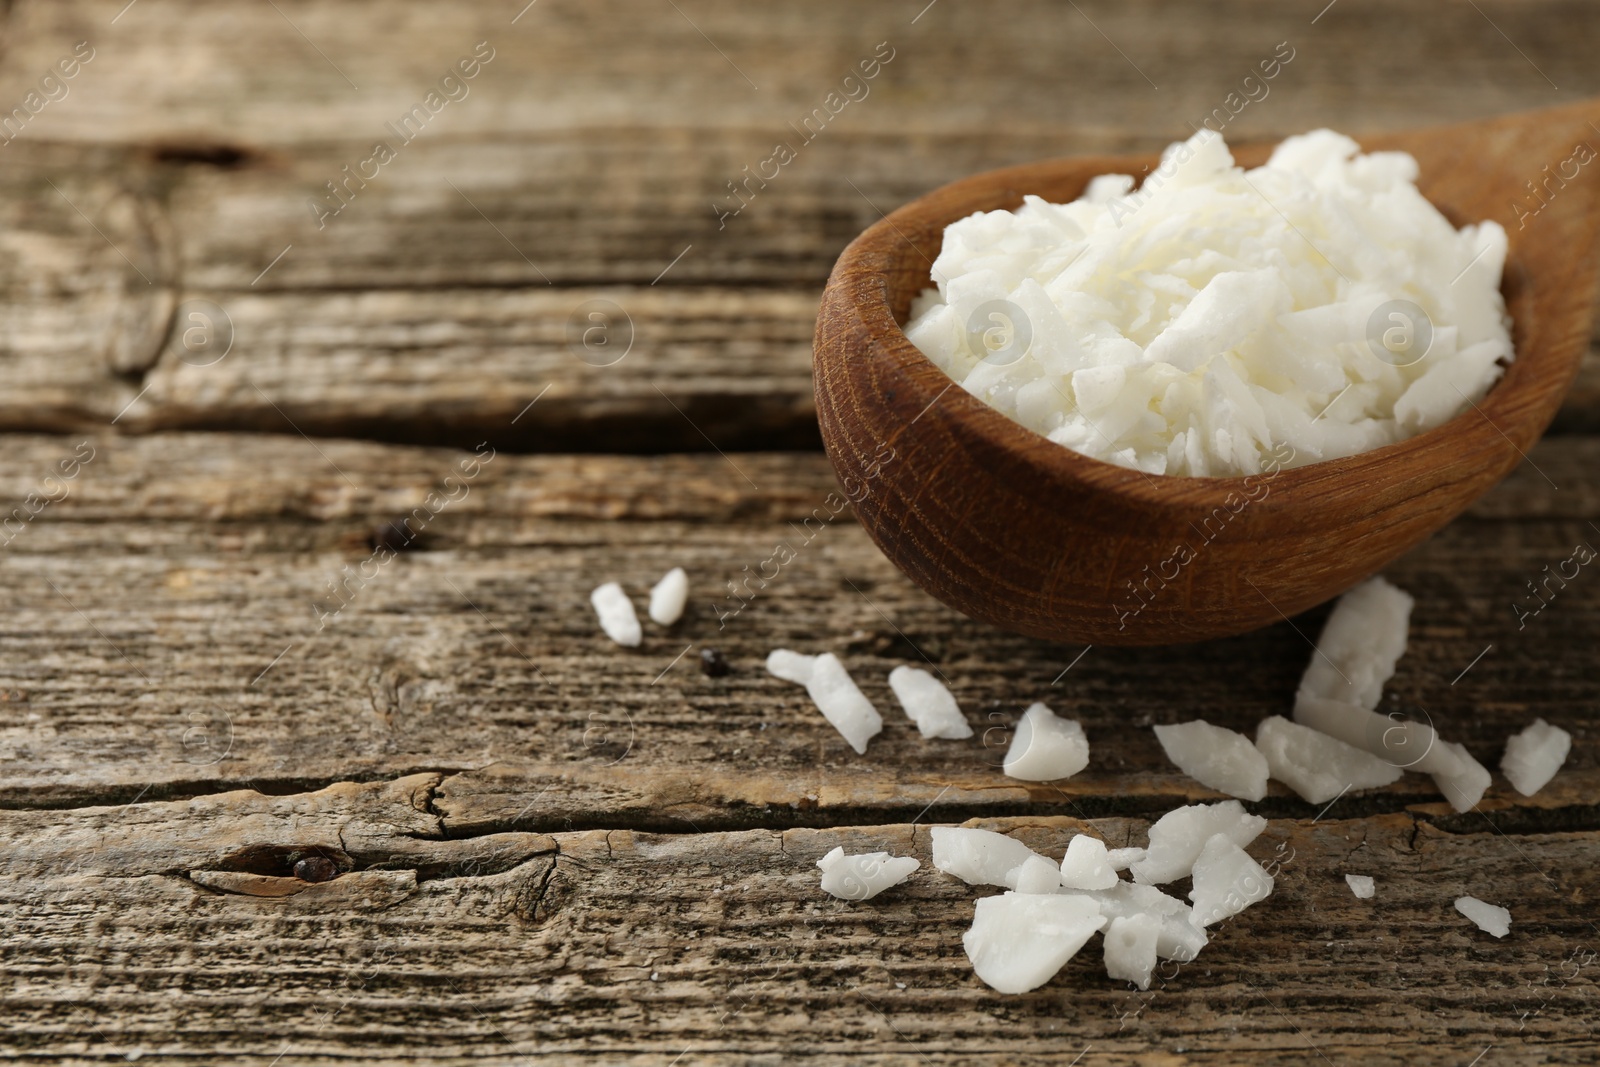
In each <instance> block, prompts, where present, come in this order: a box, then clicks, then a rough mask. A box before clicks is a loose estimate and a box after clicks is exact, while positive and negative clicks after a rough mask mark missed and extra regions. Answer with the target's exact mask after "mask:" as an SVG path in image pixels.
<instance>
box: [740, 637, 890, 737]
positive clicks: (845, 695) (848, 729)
mask: <svg viewBox="0 0 1600 1067" xmlns="http://www.w3.org/2000/svg"><path fill="white" fill-rule="evenodd" d="M767 671H768V673H770V674H772V675H773V676H774V677H777V678H782V679H783V680H784V681H787V682H795V683H797V684H799V685H803V686H805V687H806V692H807V693H809V694H810V696H811V700H812V703H814V704H816V706H817V710H818V711H820V712H822V717H823V718H825V719H827V720H828V722H829V723H830V724H831V725H832V726H833V728H834V729H835V730H838V731H839V735H840V736H841V737H843V738H844V739H845V740H846V741H847V742H849V744H850V747H851V748H853V749H855V750H856V754H857V755H863V754H865V753H866V751H867V742H868V741H871V740H872V739H873V738H874V737H876V736H877V735H878V732H879V731H881V730H882V729H883V716H881V715H879V714H878V709H877V708H875V707H873V706H872V701H870V700H868V699H867V698H866V695H865V694H864V693H862V692H861V690H860V689H858V688H857V687H856V683H855V682H854V681H853V680H852V679H851V678H850V672H849V671H847V670H845V668H844V664H843V663H840V662H839V657H838V656H835V655H834V654H833V653H832V652H824V653H822V654H821V655H820V656H806V655H803V654H801V653H799V652H792V651H790V650H789V649H786V648H778V649H774V650H773V651H772V652H770V653H768V654H767Z"/></svg>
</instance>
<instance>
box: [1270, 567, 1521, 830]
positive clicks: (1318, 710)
mask: <svg viewBox="0 0 1600 1067" xmlns="http://www.w3.org/2000/svg"><path fill="white" fill-rule="evenodd" d="M1413 604H1414V601H1413V600H1412V598H1411V596H1410V595H1409V594H1407V593H1405V592H1403V591H1401V590H1399V589H1397V588H1395V587H1394V586H1393V585H1390V584H1389V583H1388V582H1386V581H1384V580H1383V579H1382V578H1372V579H1369V580H1367V581H1365V582H1363V583H1361V584H1360V585H1358V586H1356V587H1355V588H1354V589H1352V590H1351V591H1350V592H1348V593H1346V594H1345V595H1344V596H1342V597H1340V598H1339V602H1338V603H1337V604H1335V605H1334V609H1333V612H1332V614H1330V615H1329V616H1328V621H1327V623H1326V624H1325V625H1324V626H1323V628H1322V635H1321V636H1320V637H1319V638H1317V644H1316V651H1315V652H1313V653H1312V656H1311V662H1310V664H1309V665H1307V667H1306V672H1305V675H1304V676H1303V677H1302V678H1301V680H1300V688H1299V690H1298V691H1297V692H1296V694H1295V703H1294V720H1295V722H1297V723H1299V724H1300V725H1301V726H1306V727H1310V728H1311V729H1313V730H1318V731H1320V732H1322V733H1325V734H1328V735H1329V736H1330V737H1335V738H1337V739H1339V740H1340V741H1343V742H1345V743H1346V744H1350V745H1354V746H1355V747H1357V748H1361V749H1364V750H1366V751H1367V752H1369V753H1371V754H1372V755H1374V756H1377V757H1379V758H1380V759H1384V760H1388V761H1389V762H1390V763H1392V764H1394V765H1395V766H1397V767H1400V768H1401V769H1403V770H1409V771H1417V772H1419V773H1422V774H1429V775H1432V776H1433V781H1434V784H1435V785H1436V786H1438V788H1439V791H1440V792H1441V793H1442V794H1444V798H1445V799H1446V800H1447V801H1449V802H1450V806H1451V807H1453V808H1454V809H1455V810H1456V811H1470V810H1471V809H1472V808H1473V807H1475V806H1476V805H1477V803H1478V801H1479V800H1481V799H1482V798H1483V794H1484V791H1485V790H1487V789H1488V788H1489V782H1490V775H1489V772H1488V771H1487V770H1486V769H1484V767H1483V765H1482V764H1481V763H1479V762H1478V761H1477V760H1476V759H1475V758H1474V757H1473V756H1472V754H1471V753H1470V752H1468V751H1467V750H1466V748H1465V747H1464V746H1462V745H1459V744H1452V743H1450V742H1447V741H1445V740H1443V739H1442V738H1440V737H1439V736H1438V735H1437V734H1436V733H1435V732H1434V730H1433V727H1432V726H1430V725H1428V724H1426V723H1419V722H1411V721H1407V720H1405V719H1401V718H1399V717H1398V716H1393V715H1389V716H1385V715H1380V714H1378V712H1376V711H1374V710H1373V709H1374V708H1376V707H1377V706H1378V701H1379V700H1381V699H1382V697H1383V685H1384V683H1385V682H1387V681H1388V680H1389V679H1390V678H1391V677H1393V676H1394V670H1395V665H1396V664H1397V663H1398V662H1399V660H1400V657H1401V656H1402V655H1403V654H1404V653H1405V649H1406V635H1407V631H1408V628H1409V625H1410V617H1411V608H1412V606H1413Z"/></svg>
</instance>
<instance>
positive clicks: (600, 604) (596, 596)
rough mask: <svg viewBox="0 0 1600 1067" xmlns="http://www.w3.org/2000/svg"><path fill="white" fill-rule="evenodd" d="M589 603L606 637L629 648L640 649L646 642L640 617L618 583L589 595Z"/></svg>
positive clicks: (603, 586) (607, 584)
mask: <svg viewBox="0 0 1600 1067" xmlns="http://www.w3.org/2000/svg"><path fill="white" fill-rule="evenodd" d="M589 603H591V604H593V605H594V612H595V614H596V615H598V616H599V617H600V629H602V630H604V631H605V633H606V636H607V637H609V638H611V640H613V641H615V642H616V643H617V644H619V645H623V646H625V647H627V648H638V647H639V643H640V642H641V641H643V640H644V631H643V630H642V629H641V628H640V626H639V616H637V615H635V614H634V613H633V601H631V600H629V599H628V594H627V593H624V592H623V591H622V586H620V585H618V584H617V583H616V582H607V583H606V584H605V585H602V586H600V587H599V588H598V589H596V590H595V591H594V592H592V593H590V594H589Z"/></svg>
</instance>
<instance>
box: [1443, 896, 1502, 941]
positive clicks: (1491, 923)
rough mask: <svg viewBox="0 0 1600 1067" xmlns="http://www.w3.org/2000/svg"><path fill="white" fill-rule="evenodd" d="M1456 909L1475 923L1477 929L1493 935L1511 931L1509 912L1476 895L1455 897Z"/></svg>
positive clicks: (1500, 935) (1499, 935)
mask: <svg viewBox="0 0 1600 1067" xmlns="http://www.w3.org/2000/svg"><path fill="white" fill-rule="evenodd" d="M1456 910H1457V911H1459V912H1460V913H1461V914H1463V915H1465V916H1466V917H1467V918H1469V919H1471V920H1472V921H1473V922H1474V923H1476V924H1477V926H1478V929H1480V930H1482V931H1483V932H1484V933H1486V934H1490V935H1492V936H1494V937H1504V936H1506V935H1507V934H1509V933H1510V932H1511V912H1509V911H1507V910H1506V909H1505V908H1502V907H1498V906H1496V905H1494V904H1487V903H1485V902H1483V901H1481V900H1479V899H1478V898H1477V897H1457V898H1456Z"/></svg>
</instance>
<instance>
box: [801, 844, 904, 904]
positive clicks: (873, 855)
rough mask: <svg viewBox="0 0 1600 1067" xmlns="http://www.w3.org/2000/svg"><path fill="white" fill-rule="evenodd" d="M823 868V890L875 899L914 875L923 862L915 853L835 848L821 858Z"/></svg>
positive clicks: (845, 897) (847, 897)
mask: <svg viewBox="0 0 1600 1067" xmlns="http://www.w3.org/2000/svg"><path fill="white" fill-rule="evenodd" d="M817 866H818V867H819V868H820V869H821V870H822V890H823V892H825V893H829V894H832V895H833V896H836V897H838V898H839V899H841V900H871V899H872V898H873V897H875V896H877V895H878V894H879V893H881V892H883V891H884V890H885V889H888V888H890V887H891V886H897V885H899V884H900V883H901V882H903V881H905V880H906V879H907V878H910V877H911V875H912V874H913V873H915V872H916V870H917V868H918V867H921V866H922V863H921V862H920V861H919V860H917V859H916V858H915V857H914V856H891V855H889V853H887V852H864V853H861V854H860V855H856V856H847V855H845V853H844V848H843V847H839V848H835V849H834V850H833V851H832V852H829V853H828V854H827V855H826V856H823V857H822V858H821V859H820V860H818V861H817Z"/></svg>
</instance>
